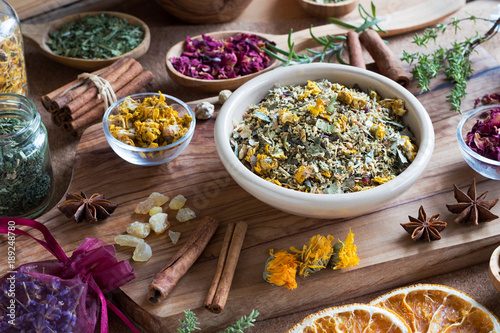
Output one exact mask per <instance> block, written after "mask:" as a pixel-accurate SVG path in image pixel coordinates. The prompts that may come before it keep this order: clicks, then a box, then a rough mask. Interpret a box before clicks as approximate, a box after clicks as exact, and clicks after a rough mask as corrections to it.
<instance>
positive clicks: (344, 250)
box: [332, 230, 359, 269]
mask: <svg viewBox="0 0 500 333" xmlns="http://www.w3.org/2000/svg"><path fill="white" fill-rule="evenodd" d="M334 250H335V254H334V255H333V256H332V265H333V269H340V268H348V267H354V266H357V265H358V264H359V257H358V255H357V253H356V251H357V247H356V244H354V234H353V233H352V232H351V230H349V233H348V234H347V237H346V240H345V242H342V241H338V242H336V243H335V245H334Z"/></svg>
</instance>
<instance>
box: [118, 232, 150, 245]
mask: <svg viewBox="0 0 500 333" xmlns="http://www.w3.org/2000/svg"><path fill="white" fill-rule="evenodd" d="M115 243H116V244H118V245H121V246H131V247H136V246H137V245H139V244H141V243H144V239H142V238H139V237H135V236H132V235H118V236H116V237H115Z"/></svg>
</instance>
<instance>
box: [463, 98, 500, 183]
mask: <svg viewBox="0 0 500 333" xmlns="http://www.w3.org/2000/svg"><path fill="white" fill-rule="evenodd" d="M457 141H458V147H459V149H460V153H461V154H462V157H463V158H464V160H465V161H466V162H467V164H469V166H470V167H471V168H472V169H474V170H475V171H476V172H477V173H479V174H481V175H482V176H484V177H487V178H490V179H495V180H500V104H494V105H486V106H481V107H478V108H476V109H474V110H472V111H470V112H468V113H466V114H465V115H464V116H463V117H462V119H461V120H460V122H459V123H458V126H457Z"/></svg>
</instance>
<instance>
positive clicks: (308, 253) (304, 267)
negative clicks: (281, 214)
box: [290, 235, 333, 276]
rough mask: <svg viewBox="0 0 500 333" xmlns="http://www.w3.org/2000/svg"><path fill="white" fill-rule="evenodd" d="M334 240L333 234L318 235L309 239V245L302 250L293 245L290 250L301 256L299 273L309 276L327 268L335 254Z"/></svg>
mask: <svg viewBox="0 0 500 333" xmlns="http://www.w3.org/2000/svg"><path fill="white" fill-rule="evenodd" d="M332 242H333V236H332V235H328V236H327V237H325V236H321V235H316V236H313V237H311V239H309V245H308V246H306V245H304V247H303V249H302V251H300V250H297V249H296V248H294V247H291V248H290V250H292V251H293V252H295V253H297V255H298V256H299V257H300V267H299V274H300V275H302V276H307V275H309V273H314V272H317V271H319V270H320V269H322V268H325V267H326V265H327V264H328V262H329V261H330V258H331V256H332V254H333V247H332Z"/></svg>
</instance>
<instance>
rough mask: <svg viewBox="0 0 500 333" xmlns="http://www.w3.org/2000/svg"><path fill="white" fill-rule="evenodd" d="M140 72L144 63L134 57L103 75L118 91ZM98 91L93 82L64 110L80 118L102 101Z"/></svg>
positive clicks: (71, 115) (71, 116)
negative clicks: (98, 96)
mask: <svg viewBox="0 0 500 333" xmlns="http://www.w3.org/2000/svg"><path fill="white" fill-rule="evenodd" d="M140 72H142V65H141V64H140V63H138V62H137V61H135V60H134V59H129V60H128V61H127V62H125V63H124V64H123V65H122V66H120V67H117V68H116V69H115V70H114V71H112V72H110V73H108V74H107V75H101V77H102V78H103V79H106V80H107V81H108V82H109V84H110V85H111V88H112V89H113V91H115V93H116V91H118V90H119V89H120V88H121V87H123V86H124V85H125V84H127V83H128V82H130V81H131V80H132V79H133V78H134V77H136V76H137V75H138V74H139V73H140ZM98 93H99V90H98V89H97V87H96V86H95V85H94V84H93V83H92V87H91V88H89V89H88V90H86V91H85V92H84V93H83V94H80V95H79V96H77V97H76V98H74V99H73V100H72V101H70V102H69V103H67V104H66V105H65V106H64V107H63V108H62V110H63V112H64V113H66V114H67V115H68V116H69V117H70V118H71V119H76V118H78V117H79V116H81V115H82V114H84V113H85V112H86V111H88V110H90V109H91V108H93V107H94V106H96V105H97V104H99V103H100V102H101V101H102V99H99V98H96V96H97V95H98Z"/></svg>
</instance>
